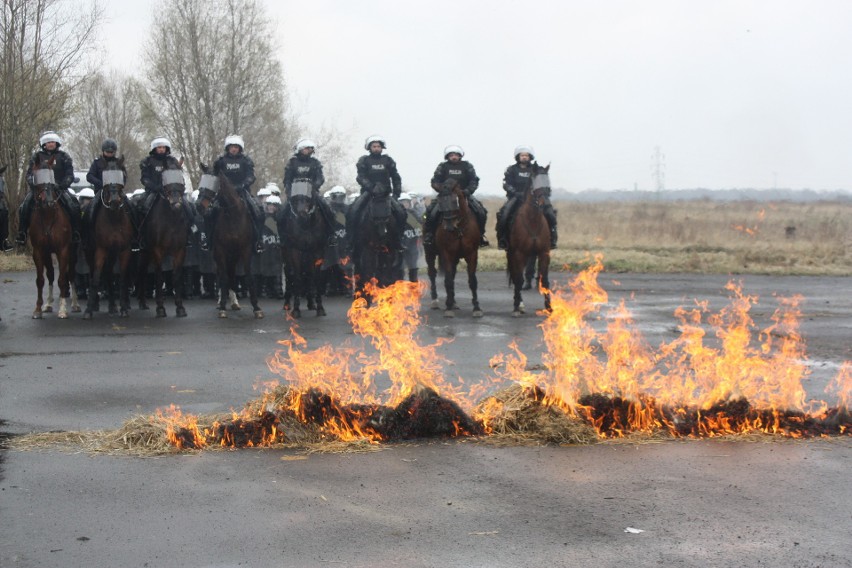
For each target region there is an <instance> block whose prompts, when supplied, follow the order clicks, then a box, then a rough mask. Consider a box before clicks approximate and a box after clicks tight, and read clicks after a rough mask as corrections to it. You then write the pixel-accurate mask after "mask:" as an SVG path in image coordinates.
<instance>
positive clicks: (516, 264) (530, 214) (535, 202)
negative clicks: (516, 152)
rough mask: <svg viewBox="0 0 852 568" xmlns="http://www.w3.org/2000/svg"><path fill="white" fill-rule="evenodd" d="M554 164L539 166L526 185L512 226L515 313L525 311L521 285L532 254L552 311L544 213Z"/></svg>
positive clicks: (509, 254) (546, 304) (510, 262)
mask: <svg viewBox="0 0 852 568" xmlns="http://www.w3.org/2000/svg"><path fill="white" fill-rule="evenodd" d="M549 169H550V166H549V165H548V166H546V167H542V166H535V169H534V171H533V175H532V177H531V178H530V182H529V183H528V184H527V187H526V189H524V193H523V196H522V197H521V205H520V206H519V207H518V210H517V213H516V214H515V218H514V220H513V221H512V225H511V227H509V239H508V240H509V247H508V248H507V249H506V260H507V263H508V269H509V279H510V280H511V282H512V284H513V285H514V288H515V296H514V310H513V312H512V316H514V317H518V316H520V315H521V314H523V313H524V303H523V299H522V298H521V288H522V287H523V285H524V269H525V268H526V266H527V261H528V259H530V258H536V259H537V260H538V274H539V288H540V289H543V290H544V309H546V310H548V311H550V292H549V290H550V279H549V277H548V269H549V268H550V226H549V225H548V223H547V219H546V218H545V216H544V212H543V208H544V206H545V205H546V203H547V201H546V200H547V194H548V190H549V189H550V177H549V175H548V170H549Z"/></svg>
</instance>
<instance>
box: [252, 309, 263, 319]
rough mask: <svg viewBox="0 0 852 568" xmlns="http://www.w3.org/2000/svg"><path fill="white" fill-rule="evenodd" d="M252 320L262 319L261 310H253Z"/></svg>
mask: <svg viewBox="0 0 852 568" xmlns="http://www.w3.org/2000/svg"><path fill="white" fill-rule="evenodd" d="M254 319H259V320H262V319H263V310H255V311H254Z"/></svg>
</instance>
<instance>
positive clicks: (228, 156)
mask: <svg viewBox="0 0 852 568" xmlns="http://www.w3.org/2000/svg"><path fill="white" fill-rule="evenodd" d="M61 145H62V140H61V138H60V137H59V135H58V134H57V133H56V132H53V131H48V132H45V133H44V134H43V135H42V136H41V137H40V139H39V146H40V149H39V150H38V151H37V152H36V153H34V154H33V156H32V158H31V159H30V163H29V167H28V169H27V180H28V183H29V184H30V186H31V187H32V186H33V181H32V169H33V166H34V164H35V163H36V162H37V161H38V160H39V157H40V159H41V160H40V161H41V163H47V162H48V161H49V160H50V159H53V171H54V179H55V180H56V184H57V186H58V187H59V189H60V190H61V191H60V195H59V199H58V201H59V203H60V205H61V206H62V207H63V208H64V209H65V210H66V211H67V212H68V214H69V217H70V218H71V223H72V230H73V240H74V242H79V241H80V238H81V237H80V235H81V225H82V224H83V222H84V220H85V222H86V223H87V225H90V224H91V223H92V222H93V221H94V218H95V216H96V215H97V212H98V209H99V205H100V203H101V199H99V198H98V197H99V192H100V191H101V190H102V189H103V179H102V176H103V172H104V170H107V169H114V167H115V166H114V163H115V161H116V155H117V152H118V145H117V143H116V142H115V140H112V139H107V140H104V142H103V144H102V146H101V156H99V157H97V158H96V159H95V160H94V161H93V162H92V164H91V166H90V168H89V171H88V173H87V175H86V179H87V181H88V182H89V183H91V184H92V186H93V187H94V192H95V198H94V199H92V200H91V202H90V203H89V205H88V207H87V209H86V211H81V207H80V204H79V203H78V201H77V200H76V199H74V198H73V196H72V193H71V192H70V191H65V190H68V189H69V188H70V186H71V184H72V183H73V182H74V166H73V163H72V160H71V157H70V156H69V155H68V154H67V153H66V152H64V151H62V150H60V147H61ZM364 149H365V150H367V152H368V153H367V154H366V155H364V156H361V157H360V158H359V159H358V162H357V164H356V170H357V175H356V181H357V183H358V185H359V186H360V195H359V196H358V197H357V198H356V199H355V201H354V202H353V203H352V204H351V206H350V209H352V211H349V212H348V214H347V215H346V227H345V229H346V231H345V234H347V235H353V234H355V231H354V230H355V228H356V227H355V224H356V223H357V220H358V219H359V218H360V216H361V213H362V211H363V208H364V206H365V205H366V204H367V203H368V201H369V196H370V195H371V194H375V193H381V192H389V193H390V194H391V195H392V196H393V197H394V198H395V199H394V200H392V203H393V204H394V211H393V213H394V215H395V216H396V218H397V222H398V223H399V224H400V226H405V223H406V218H407V217H408V213H407V212H406V209H405V207H404V206H403V205H402V204H400V203H399V198H400V196H401V194H402V179H401V177H400V175H399V171H398V169H397V166H396V162H395V161H394V160H393V158H391V157H390V156H389V155H388V154H387V153H386V150H387V143H386V141H385V139H384V138H383V137H381V136H378V135H373V136H370V137H368V138H367V139H366V141H365V143H364ZM315 150H316V144H315V143H314V142H313V141H312V140H310V139H308V138H303V139H301V140H299V141H298V142H297V143H296V145H295V146H294V152H293V155H292V156H291V157H290V159H289V160H288V161H287V164H286V165H285V167H284V179H283V183H284V192H285V195H286V196H287V197H289V196H290V191H291V188H292V185H293V183H294V182H296V181H308V182H309V183H310V184H311V187H312V188H313V191H314V193H315V196H316V197H318V196H319V190H320V188H321V187H322V185H323V184H324V183H325V177H324V175H323V167H322V164H321V162H320V161H319V160H318V159H317V158H316V157H315V156H314V153H315ZM39 154H41V156H39ZM514 158H515V161H514V163H513V164H511V165H510V166H509V167H508V168H506V171H505V173H504V176H503V189H504V190H505V192H506V196H507V202H506V203H505V204H504V205H503V206H502V207H501V208H500V210H499V211H498V212H497V237H498V246H499V248H500V249H505V248H507V244H508V243H507V236H508V226H509V223H510V222H511V219H512V217H513V214H514V212H515V211H516V209H517V206H518V205H519V204H520V200H519V197H520V196H521V195H522V194H523V191H524V189H525V188H526V187H527V186H528V185H529V184H530V180H531V178H532V175H533V173H534V170H535V168H536V167H537V165H536V164H535V152H534V150H533V148H532V147H531V146H518V147H516V148H515V151H514ZM139 168H140V172H141V176H140V181H141V182H142V186H143V188H144V198H142V199H140V200H139V202H138V205H137V206H136V207H129V210H130V211H131V212H132V215H131V217H132V221H133V223H134V227H135V229H136V234H137V235H144V224H145V220H146V219H147V217H148V212H149V211H150V210H151V208H152V207H153V205H154V203H155V202H156V200H157V199H158V198H159V195H160V192H161V190H162V187H163V185H162V172H163V171H165V170H167V169H182V163H181V162H179V161H178V160H177V159H176V158H175V157H174V156H173V155H172V153H171V143H170V142H169V140H168V139H167V138H164V137H159V138H155V139H154V140H152V141H151V147H150V151H149V153H148V156H146V157H145V159H143V160H142V162H141V163H140V165H139ZM212 173H213V175H216V176H218V175H219V174H223V175H224V176H225V177H227V178H228V180H229V181H230V182H231V183H232V184H233V186H234V187H235V188H236V189H237V192H238V194H239V195H240V196H241V197H242V198H243V199H244V201H245V202H246V204H247V205H248V209H249V211H250V212H251V214H252V219H253V221H254V227H255V243H256V251H257V252H258V253H260V252H262V251H263V238H262V235H263V226H264V219H265V215H264V212H263V210H262V208H261V206H260V204H259V203H258V202H257V201H256V200H255V199H253V198H252V195H251V186H252V185H253V184H254V183H255V181H256V177H255V173H254V162H253V161H252V159H251V158H250V157H249V156H248V154H246V153H245V143H244V141H243V139H242V137H241V136H239V135H230V136H228V137H226V138H225V142H224V154H223V155H222V156H220V157H219V158H218V159H217V160H216V161H215V163H214V164H213V172H212ZM124 177H125V181H126V180H127V172H126V169H125V170H124ZM451 179H452V180H456V181H457V182H458V184H459V187H460V188H461V189H462V191H463V192H464V193H465V195H466V196H467V198H468V201H469V204H470V207H471V209H472V210H473V212H474V213H475V215H476V217H477V220H478V222H479V225H480V232H481V234H482V235H483V236H482V242H481V246H489V242H488V240H487V239H486V237H485V222H486V218H487V214H488V213H487V211H486V209H485V207H484V206H483V205H482V203H481V202H480V201H479V200H478V199H476V198H475V197H473V194H474V192H475V191H476V190H477V188H478V187H479V177H478V176H477V175H476V170H475V168H474V166H473V164H472V163H470V162H469V161H466V160H464V150H463V149H462V147H461V146H457V145H451V146H447V147H446V148H444V160H443V161H442V162H440V163H439V164H438V166H437V167H436V168H435V173H434V174H433V176H432V179H431V182H430V183H431V186H432V188H433V189H435V190H436V191H438V190H440V188H441V187H442V185H443V184H444V182H446V181H448V180H451ZM344 191H345V190H344ZM344 197H345V196H344ZM279 199H280V198H279ZM316 201H317V203H318V205H319V209H320V211H321V213H322V215H323V216H324V217H325V220H326V222H327V223H328V224H329V226H332V227H334V226H337V225H339V221H338V219H336V218H335V213H334V211H332V208H331V206H330V204H329V203H328V202H327V201H326V200H323V199H317V200H316ZM128 205H129V203H128ZM33 206H34V197H33V192H32V191H29V192H27V195H26V196H25V198H24V200H23V202H22V203H21V206H20V208H19V211H18V214H19V225H18V226H19V232H18V235H17V238H16V242H17V244H19V245H24V244H25V243H26V239H27V229H28V227H29V222H30V217H31V215H32V210H33ZM184 211H185V214H186V216H187V220H188V222H189V226H190V235H188V238H190V240H191V237H192V234H193V233H196V232H198V226H197V225H196V223H195V208H194V206H192V204H191V203H190V202H189V200H188V199H184ZM544 213H545V217H546V218H547V220H548V223H549V224H550V230H551V247H553V248H555V247H556V240H557V232H556V212H555V211H554V210H553V207H552V206H551V205H550V203H549V200H548V203H547V204H546V206H545V209H544ZM216 217H217V215H216V210H215V208H214V210H213V212H212V214H210V215H209V216H208V218H207V219H206V220H205V223H206V225H207V231H201V232H200V239H199V240H200V245H201V248H202V250H207V249H208V242H207V235H206V232H212V231H215V224H216ZM438 221H439V212H438V210H437V201H436V200H432V202H431V203H430V204H429V206H428V207H427V208H426V211H425V213H424V224H423V237H424V241H425V244H429V243H430V242H431V240H432V239H433V237H434V232H435V228H436V226H437V223H438ZM87 228H88V227H87ZM2 231H3V228H2V227H0V237H3V239H2V248H3V249H4V250H9V249H11V247H10V246H9V243H8V241H7V240H6V238H5V234H7V232H8V228H7V229H6V233H2ZM341 234H342V232H334V233H333V234H332V235H331V237H330V239H329V240H330V242H329V244H330V245H336V244H337V243H336V240H337V238H338V236H339V235H341ZM144 246H145V242H144V239H140V240H139V241H138V242H134V247H133V248H134V249H135V248H144Z"/></svg>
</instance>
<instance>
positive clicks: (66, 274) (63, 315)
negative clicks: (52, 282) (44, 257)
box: [56, 244, 73, 319]
mask: <svg viewBox="0 0 852 568" xmlns="http://www.w3.org/2000/svg"><path fill="white" fill-rule="evenodd" d="M70 249H71V245H70V244H69V245H67V246H66V247H65V249H64V250H60V251H59V254H57V255H56V262H57V264H58V265H59V275H58V278H57V283H58V285H59V313H58V314H57V317H58V318H59V319H67V318H68V298H69V297H70V296H71V274H73V269H72V268H71V259H72V257H73V255H72V254H71V250H70Z"/></svg>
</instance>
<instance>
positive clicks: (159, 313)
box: [152, 250, 166, 318]
mask: <svg viewBox="0 0 852 568" xmlns="http://www.w3.org/2000/svg"><path fill="white" fill-rule="evenodd" d="M152 256H153V257H154V281H155V282H156V283H157V285H156V287H155V288H154V301H155V302H156V303H157V308H156V310H155V316H156V317H158V318H164V317H166V308H165V306H164V305H163V280H164V278H163V256H164V255H163V254H162V253H161V252H160V251H159V250H155V251H154V252H153V255H152Z"/></svg>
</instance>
